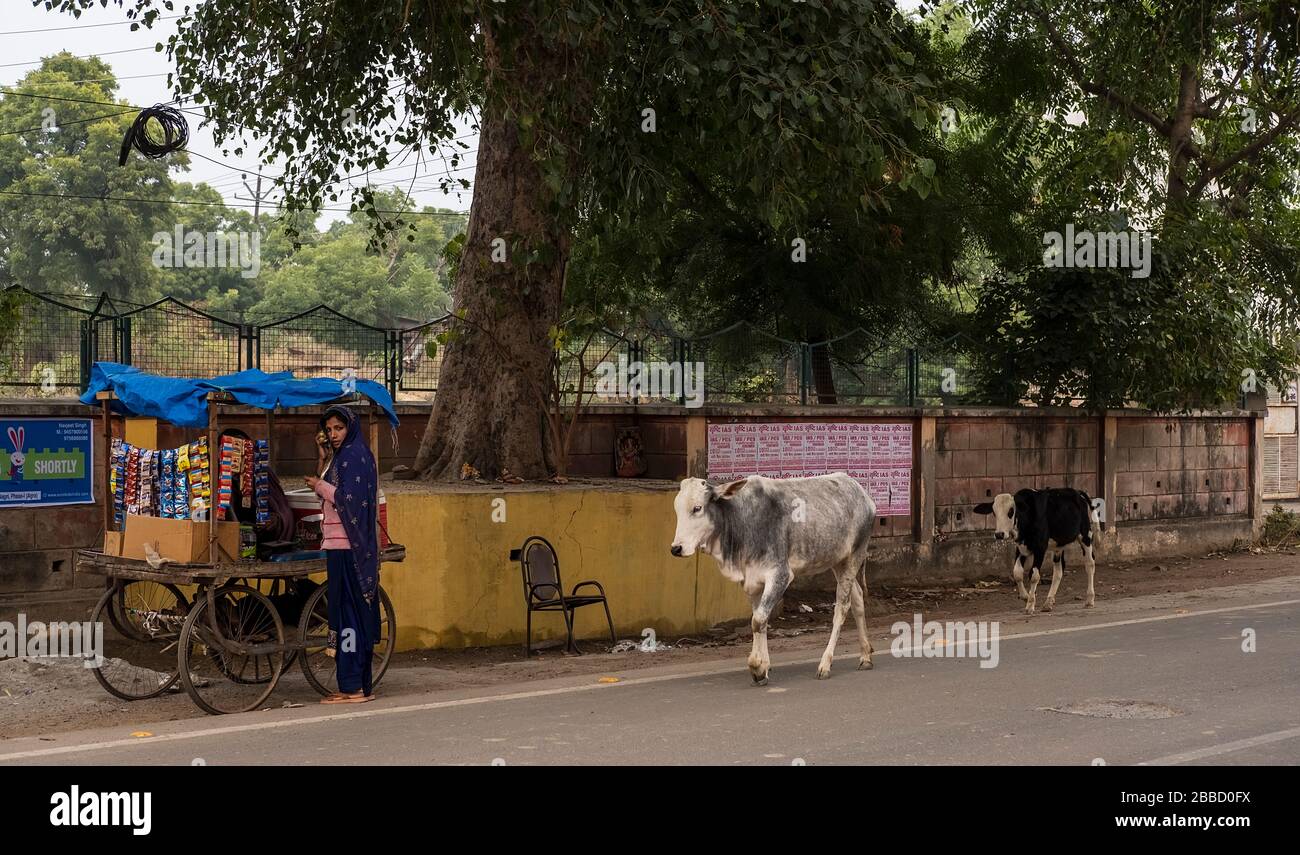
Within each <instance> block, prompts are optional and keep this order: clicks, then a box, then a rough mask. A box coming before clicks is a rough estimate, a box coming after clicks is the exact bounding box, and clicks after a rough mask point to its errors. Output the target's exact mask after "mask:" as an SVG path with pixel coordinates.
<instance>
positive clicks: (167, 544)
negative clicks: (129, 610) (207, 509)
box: [104, 514, 239, 564]
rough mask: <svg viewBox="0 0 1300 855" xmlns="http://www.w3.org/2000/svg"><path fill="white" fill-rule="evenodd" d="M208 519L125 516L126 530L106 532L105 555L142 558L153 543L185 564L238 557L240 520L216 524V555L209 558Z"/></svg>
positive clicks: (159, 551) (169, 555)
mask: <svg viewBox="0 0 1300 855" xmlns="http://www.w3.org/2000/svg"><path fill="white" fill-rule="evenodd" d="M209 525H210V523H207V522H194V521H193V520H173V519H165V518H163V517H142V516H136V515H134V514H127V515H126V530H125V531H120V532H119V531H109V532H105V533H104V554H106V555H118V556H121V557H123V558H139V559H143V558H144V557H145V555H144V545H145V544H146V543H150V544H153V546H154V549H156V550H157V551H158V554H159V555H161V556H162V557H163V558H170V559H171V560H172V561H176V562H180V563H185V564H210V563H213V561H214V560H215V561H237V560H239V523H237V522H219V523H217V554H216V556H214V557H213V559H209V558H208V535H209Z"/></svg>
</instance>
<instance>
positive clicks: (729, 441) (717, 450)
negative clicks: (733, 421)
mask: <svg viewBox="0 0 1300 855" xmlns="http://www.w3.org/2000/svg"><path fill="white" fill-rule="evenodd" d="M729 427H732V425H709V472H710V473H715V472H716V473H717V476H718V477H719V478H727V479H732V478H733V477H734V475H735V473H736V443H735V438H736V434H735V432H734V431H731V430H728V429H727V428H729Z"/></svg>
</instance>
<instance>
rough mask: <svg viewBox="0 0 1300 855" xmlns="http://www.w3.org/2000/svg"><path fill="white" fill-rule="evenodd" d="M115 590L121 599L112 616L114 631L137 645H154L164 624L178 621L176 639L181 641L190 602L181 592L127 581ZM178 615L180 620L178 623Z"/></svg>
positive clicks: (151, 583)
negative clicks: (143, 642) (149, 643)
mask: <svg viewBox="0 0 1300 855" xmlns="http://www.w3.org/2000/svg"><path fill="white" fill-rule="evenodd" d="M115 587H116V589H117V597H116V598H114V601H113V608H112V609H111V610H110V611H109V612H108V619H109V622H111V623H112V624H113V628H114V629H116V630H117V631H118V632H120V633H121V634H122V635H124V636H126V637H128V638H133V639H135V640H136V641H151V640H153V639H154V638H155V637H157V635H158V632H159V630H160V629H161V627H162V625H163V624H164V623H167V622H169V621H174V622H175V626H174V627H172V637H173V638H179V637H180V628H181V625H182V624H183V623H184V622H185V615H186V614H187V613H188V612H189V601H188V600H187V599H186V598H185V595H184V594H182V593H181V592H180V589H179V588H177V587H176V586H175V585H168V584H166V583H165V582H155V581H153V580H151V579H123V580H120V581H118V582H117V583H116V585H115ZM178 615H179V617H180V620H179V621H175V620H174V619H175V618H176V617H177V616H178Z"/></svg>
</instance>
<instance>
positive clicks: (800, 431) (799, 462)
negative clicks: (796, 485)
mask: <svg viewBox="0 0 1300 855" xmlns="http://www.w3.org/2000/svg"><path fill="white" fill-rule="evenodd" d="M806 427H807V425H805V424H800V423H799V422H787V423H785V424H782V425H781V464H780V470H779V471H780V473H781V477H782V478H806V477H807V475H808V473H807V472H806V471H804V445H805V442H804V439H805V434H804V428H806Z"/></svg>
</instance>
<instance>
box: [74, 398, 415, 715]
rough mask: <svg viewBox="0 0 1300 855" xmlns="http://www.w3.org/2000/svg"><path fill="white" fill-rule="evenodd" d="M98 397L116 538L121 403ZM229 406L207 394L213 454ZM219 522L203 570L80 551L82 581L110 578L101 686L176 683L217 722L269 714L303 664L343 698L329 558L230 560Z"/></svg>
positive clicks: (103, 612)
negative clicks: (271, 702) (269, 704)
mask: <svg viewBox="0 0 1300 855" xmlns="http://www.w3.org/2000/svg"><path fill="white" fill-rule="evenodd" d="M95 398H96V400H97V401H99V402H100V403H101V404H102V418H103V432H102V436H103V438H104V441H103V443H102V445H103V448H102V454H103V466H104V469H103V470H102V471H103V472H104V481H103V484H104V496H105V502H104V528H105V531H111V530H112V528H113V522H114V518H113V507H112V498H113V497H112V493H111V491H110V490H109V486H108V485H109V483H110V479H109V478H108V474H109V471H110V468H111V466H112V457H111V452H110V449H111V444H112V423H111V419H112V417H113V413H112V411H111V409H110V404H111V402H112V401H113V400H114V399H115V395H114V393H112V392H99V393H98V394H97V395H96V396H95ZM337 402H338V403H347V404H349V405H355V403H356V402H355V401H353V400H340V401H337ZM232 403H233V399H232V398H230V397H229V396H226V395H224V394H223V393H219V392H214V393H210V394H209V395H208V398H207V405H208V428H207V430H208V437H209V439H208V447H209V448H210V449H212V451H211V452H210V453H212V454H214V455H215V454H216V453H217V437H218V436H219V435H220V433H221V424H220V422H221V413H222V409H223V408H224V407H227V406H228V405H230V404H232ZM329 403H333V402H329ZM367 409H368V410H369V440H370V445H371V450H372V452H373V453H374V455H375V461H376V465H378V461H379V443H378V430H377V424H376V422H375V417H374V407H373V405H370V406H367ZM266 418H267V425H268V435H271V434H270V427H271V425H272V411H270V410H267V417H266ZM214 472H215V467H214ZM213 499H214V500H215V478H214V489H213ZM215 517H216V514H215V513H213V509H212V508H211V507H210V508H209V512H208V521H209V539H208V559H209V560H208V561H207V562H206V563H166V564H164V565H163V566H161V567H158V568H154V567H152V566H150V564H149V563H148V562H147V561H144V560H140V559H136V558H126V557H122V556H118V555H109V554H105V553H104V552H103V551H100V550H91V549H83V550H80V551H79V552H78V553H77V570H78V571H80V572H84V573H93V574H99V575H103V576H105V577H106V580H107V585H106V589H105V591H104V594H103V596H102V597H100V600H99V602H98V604H97V605H96V606H95V610H94V614H93V616H92V618H91V620H92V622H93V623H98V624H101V625H102V626H103V632H104V649H103V653H102V658H101V659H100V660H98V661H97V662H96V663H95V665H94V666H93V668H92V670H93V672H94V674H95V678H96V679H97V680H98V681H99V682H100V684H101V685H102V686H103V687H104V688H105V689H107V690H108V691H109V692H110V693H112V694H113V695H115V696H117V697H119V698H122V699H123V700H128V701H133V700H143V699H145V698H152V697H156V696H158V695H161V694H163V693H164V692H167V691H179V689H178V688H176V687H177V684H178V683H179V685H180V686H183V687H184V689H185V691H186V692H187V693H188V694H189V696H190V697H191V698H192V699H193V701H194V703H195V704H196V705H197V706H198V707H199V708H200V709H202V710H204V711H205V712H208V713H211V714H213V715H220V714H223V713H234V712H247V711H250V710H254V709H258V708H259V707H261V706H262V705H263V704H264V703H265V702H266V700H267V699H268V698H269V697H270V695H271V693H272V692H273V691H275V688H276V686H277V684H278V683H279V681H280V678H281V676H283V674H284V673H285V672H286V671H287V670H289V669H290V667H291V666H292V665H293V663H294V660H295V659H296V660H297V661H298V663H299V664H300V666H301V670H302V673H303V676H304V677H305V678H306V681H307V683H308V684H310V685H311V686H312V688H314V689H315V690H316V691H317V692H320V693H321V694H322V695H325V694H329V693H331V692H335V691H337V690H338V687H337V682H336V678H335V665H334V659H333V651H332V650H328V648H327V646H326V642H327V637H328V632H329V614H328V608H327V601H326V592H327V587H326V586H325V585H319V586H318V585H315V584H314V583H311V582H310V581H309V580H308V579H307V577H308V576H310V575H312V574H319V573H323V572H324V571H325V559H324V558H323V557H320V558H311V559H308V560H300V561H259V560H254V559H240V558H238V557H236V556H232V555H229V554H228V553H227V552H226V550H225V549H224V548H222V546H221V544H219V543H218V540H217V520H216V519H215ZM405 558H406V549H405V547H403V546H401V545H399V544H390V545H389V546H387V547H386V548H384V549H383V550H382V552H381V553H380V562H381V564H383V563H389V562H400V561H403V560H404V559H405ZM378 593H379V600H380V634H379V638H378V640H377V642H376V644H375V660H374V664H373V685H375V686H378V685H379V681H380V679H381V678H382V677H383V675H384V672H385V671H386V670H387V668H388V663H389V660H390V658H391V656H392V653H393V648H394V646H395V644H396V629H397V623H396V616H395V614H394V611H393V604H392V601H391V600H390V599H389V597H388V594H387V593H386V592H385V591H384V589H383V588H382V587H380V588H379V590H378Z"/></svg>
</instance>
